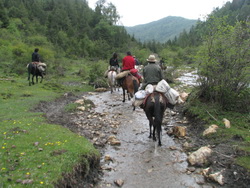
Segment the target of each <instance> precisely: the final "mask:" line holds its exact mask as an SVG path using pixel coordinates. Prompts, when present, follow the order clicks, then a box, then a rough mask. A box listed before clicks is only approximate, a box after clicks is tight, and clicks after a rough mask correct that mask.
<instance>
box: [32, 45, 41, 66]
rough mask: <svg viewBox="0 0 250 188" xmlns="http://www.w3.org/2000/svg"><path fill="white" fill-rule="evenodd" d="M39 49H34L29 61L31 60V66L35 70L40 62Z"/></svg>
mask: <svg viewBox="0 0 250 188" xmlns="http://www.w3.org/2000/svg"><path fill="white" fill-rule="evenodd" d="M38 51H39V48H35V50H34V52H33V53H32V56H31V60H32V65H33V66H34V67H35V70H36V69H37V65H38V64H39V62H40V55H39V53H38Z"/></svg>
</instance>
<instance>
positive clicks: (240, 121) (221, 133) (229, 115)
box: [185, 90, 250, 171]
mask: <svg viewBox="0 0 250 188" xmlns="http://www.w3.org/2000/svg"><path fill="white" fill-rule="evenodd" d="M196 92H198V91H197V90H193V91H192V93H191V95H190V96H189V98H188V102H187V103H186V104H185V109H186V112H187V114H189V115H190V116H192V117H195V118H196V119H198V120H199V121H202V122H204V123H205V126H206V127H208V126H210V125H212V124H216V125H218V126H219V129H218V131H217V133H216V134H213V135H211V136H210V135H208V136H207V137H206V139H209V140H210V141H211V142H212V143H211V144H215V145H216V144H219V143H228V144H230V145H231V146H234V149H235V150H238V151H240V153H241V154H242V156H241V157H238V158H237V160H236V161H237V162H238V164H239V165H242V166H243V167H245V168H248V169H249V171H250V168H249V163H250V155H249V154H250V127H249V122H250V116H249V112H246V113H242V112H241V113H240V112H236V111H228V110H223V108H222V106H220V105H219V104H218V103H214V102H205V101H204V100H201V99H200V98H198V97H197V96H199V95H197V94H196ZM224 118H226V119H228V120H229V121H230V124H231V128H229V129H227V128H225V125H224V122H223V119H224Z"/></svg>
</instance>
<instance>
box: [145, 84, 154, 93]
mask: <svg viewBox="0 0 250 188" xmlns="http://www.w3.org/2000/svg"><path fill="white" fill-rule="evenodd" d="M145 91H146V92H147V94H149V93H153V92H154V86H153V85H152V84H148V85H147V86H146V88H145Z"/></svg>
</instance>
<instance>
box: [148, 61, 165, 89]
mask: <svg viewBox="0 0 250 188" xmlns="http://www.w3.org/2000/svg"><path fill="white" fill-rule="evenodd" d="M143 78H144V82H145V85H148V84H157V83H158V82H159V81H161V80H162V79H163V73H162V70H161V67H160V66H159V65H157V64H155V63H149V64H148V65H147V66H145V67H144V69H143Z"/></svg>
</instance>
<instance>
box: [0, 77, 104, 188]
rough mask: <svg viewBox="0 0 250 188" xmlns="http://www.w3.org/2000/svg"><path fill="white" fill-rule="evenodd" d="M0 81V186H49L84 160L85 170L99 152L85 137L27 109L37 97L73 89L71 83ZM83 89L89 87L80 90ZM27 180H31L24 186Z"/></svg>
mask: <svg viewBox="0 0 250 188" xmlns="http://www.w3.org/2000/svg"><path fill="white" fill-rule="evenodd" d="M0 82H1V84H0V103H1V105H0V126H1V132H0V143H1V148H0V155H1V159H0V161H1V162H0V172H1V173H0V182H1V183H0V185H1V186H2V187H23V186H29V187H40V186H45V187H53V185H54V183H56V182H57V181H58V180H60V179H62V174H63V173H71V172H72V170H73V168H74V167H75V166H76V165H77V164H80V163H81V164H82V163H83V161H84V166H85V167H86V169H89V168H90V166H91V164H90V163H88V158H89V157H91V156H93V157H99V156H100V154H99V152H98V151H97V150H96V149H95V148H94V147H93V145H92V144H91V143H90V142H88V141H87V139H85V138H84V137H81V136H78V135H76V134H74V133H72V132H71V131H69V130H68V129H66V128H64V127H62V126H59V125H54V124H48V123H47V122H46V119H45V117H44V115H43V114H42V113H39V112H34V111H31V110H30V109H32V108H33V107H34V105H36V104H38V103H39V101H41V99H44V100H45V98H44V96H46V100H49V101H50V100H54V99H55V98H56V97H58V96H60V95H62V92H63V91H64V89H65V90H66V91H70V90H73V88H72V86H62V85H60V83H59V82H58V83H55V82H54V81H52V80H51V81H50V82H46V81H45V82H46V87H44V86H45V85H44V84H37V85H34V86H32V87H33V89H31V87H30V86H28V83H27V81H26V79H25V80H24V79H18V78H12V80H8V79H6V80H1V81H0ZM58 87H59V89H58ZM62 88H64V89H62ZM78 88H79V87H78ZM79 89H80V88H79ZM86 89H89V88H86V87H85V88H82V89H81V91H86ZM55 91H56V92H55ZM84 156H85V157H84ZM28 180H32V181H31V182H30V183H29V185H24V184H23V183H25V182H27V181H28ZM18 182H19V183H18Z"/></svg>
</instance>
